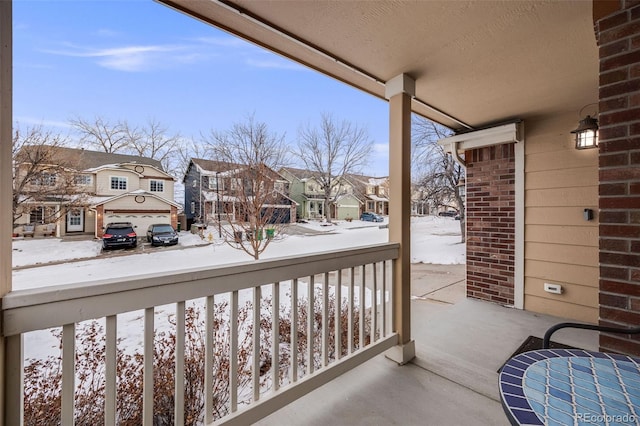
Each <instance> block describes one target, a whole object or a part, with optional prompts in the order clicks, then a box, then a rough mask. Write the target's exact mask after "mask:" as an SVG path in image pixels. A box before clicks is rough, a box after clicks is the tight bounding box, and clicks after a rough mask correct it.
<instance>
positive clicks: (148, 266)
mask: <svg viewBox="0 0 640 426" xmlns="http://www.w3.org/2000/svg"><path fill="white" fill-rule="evenodd" d="M385 223H386V222H385ZM379 225H380V224H378V223H375V224H374V223H371V222H361V221H353V222H350V223H349V222H345V221H339V222H338V223H337V224H335V225H329V226H323V224H322V223H320V222H310V223H308V224H299V226H302V227H305V228H309V229H310V230H313V231H316V232H319V233H318V234H317V235H285V236H283V237H282V238H277V239H274V240H273V241H272V242H271V244H270V245H269V247H267V249H266V251H265V252H264V253H263V254H262V256H261V258H262V259H268V258H277V257H287V256H291V255H294V254H305V253H314V252H323V251H330V250H336V249H345V248H353V247H358V246H364V245H369V244H378V243H383V242H386V241H388V235H389V231H388V229H386V228H382V229H381V228H380V226H379ZM205 232H206V233H205V235H204V237H205V238H204V239H202V238H201V237H200V236H198V235H196V234H191V233H188V232H184V231H183V232H181V233H180V245H181V246H182V247H181V248H183V249H182V250H180V249H178V250H176V249H168V248H154V249H147V250H146V251H144V252H136V253H135V254H131V255H125V256H106V257H98V256H99V255H100V252H101V244H100V241H97V240H89V241H63V240H61V239H57V238H41V239H25V240H15V241H14V242H13V253H12V255H13V257H12V260H13V266H14V267H18V266H27V265H37V264H42V265H43V266H39V267H35V268H25V269H17V270H14V271H13V289H14V290H20V289H27V288H37V287H43V286H49V285H61V284H71V283H78V282H83V281H87V280H95V279H106V278H116V277H122V276H129V275H132V274H145V273H151V272H163V271H166V272H169V271H176V270H180V269H188V268H197V267H204V266H213V265H221V264H228V263H236V262H244V261H249V260H251V258H250V257H249V256H248V255H247V254H245V253H244V252H242V251H240V250H237V249H234V248H232V247H230V246H228V245H227V244H225V243H223V242H222V241H217V240H216V237H215V234H216V233H215V230H214V229H209V230H207V231H205ZM209 235H211V236H209ZM411 258H412V262H413V263H420V262H422V263H435V264H462V263H464V261H465V245H464V244H462V243H460V222H458V221H456V220H453V219H452V218H446V217H433V216H427V217H416V218H412V222H411ZM78 259H85V260H78ZM70 260H74V261H73V262H65V261H70ZM48 262H62V263H55V264H50V265H45V264H46V263H48Z"/></svg>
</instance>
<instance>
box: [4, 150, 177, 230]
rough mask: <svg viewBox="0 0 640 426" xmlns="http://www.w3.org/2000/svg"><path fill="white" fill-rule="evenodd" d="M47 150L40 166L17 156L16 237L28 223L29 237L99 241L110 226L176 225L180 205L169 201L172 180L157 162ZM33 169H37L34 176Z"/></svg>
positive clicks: (137, 227) (82, 152) (171, 191)
mask: <svg viewBox="0 0 640 426" xmlns="http://www.w3.org/2000/svg"><path fill="white" fill-rule="evenodd" d="M23 149H25V150H29V149H35V148H33V147H26V148H23ZM48 149H49V150H50V151H49V152H48V154H47V160H46V161H45V162H33V157H30V156H29V155H26V154H25V155H18V156H17V158H18V160H19V161H17V162H16V172H15V178H14V194H15V197H17V199H18V202H17V207H16V214H15V220H14V228H15V231H14V232H16V233H18V234H19V233H20V231H21V230H22V229H24V225H26V224H31V225H34V226H35V235H38V234H52V235H57V236H63V235H66V234H93V235H94V236H95V237H96V238H99V237H101V236H102V232H103V228H104V226H106V224H108V223H110V222H131V223H132V224H133V225H134V226H135V227H136V230H137V232H138V233H139V234H140V233H143V232H144V230H146V228H147V227H148V225H150V224H152V223H170V224H172V225H173V226H174V227H176V226H177V214H178V208H179V207H180V205H179V204H178V203H176V202H174V201H173V189H174V178H173V177H172V176H171V175H169V174H168V173H166V172H165V171H164V170H163V168H162V165H161V164H160V162H159V161H157V160H153V159H151V158H145V157H139V156H134V155H124V154H113V153H106V152H99V151H89V150H84V149H75V148H63V147H49V148H48ZM30 158H31V159H32V160H29V159H30ZM34 165H35V166H34ZM34 167H36V168H38V169H39V170H40V171H38V172H35V173H34V171H33V168H34Z"/></svg>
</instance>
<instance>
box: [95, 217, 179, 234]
mask: <svg viewBox="0 0 640 426" xmlns="http://www.w3.org/2000/svg"><path fill="white" fill-rule="evenodd" d="M109 222H131V223H133V226H135V231H136V234H138V236H139V237H144V236H145V235H146V233H147V228H148V227H149V225H152V224H154V223H171V214H170V213H135V214H133V213H118V212H113V213H109V214H106V215H105V221H104V223H105V225H106V224H107V223H109Z"/></svg>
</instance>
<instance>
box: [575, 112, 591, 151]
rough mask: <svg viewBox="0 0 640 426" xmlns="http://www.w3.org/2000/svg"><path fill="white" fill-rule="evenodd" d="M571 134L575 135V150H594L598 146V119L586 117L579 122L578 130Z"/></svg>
mask: <svg viewBox="0 0 640 426" xmlns="http://www.w3.org/2000/svg"><path fill="white" fill-rule="evenodd" d="M571 133H573V134H575V135H576V149H588V148H596V147H597V146H598V119H597V118H593V117H591V116H590V115H587V116H586V117H585V118H583V119H582V120H580V123H579V124H578V128H577V129H575V130H572V131H571Z"/></svg>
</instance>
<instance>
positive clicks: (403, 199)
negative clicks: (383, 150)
mask: <svg viewBox="0 0 640 426" xmlns="http://www.w3.org/2000/svg"><path fill="white" fill-rule="evenodd" d="M414 95H415V80H413V79H412V78H411V77H409V76H408V75H406V74H401V75H399V76H397V77H394V78H393V79H391V80H389V81H388V82H387V84H386V89H385V96H386V98H387V99H388V100H389V172H390V175H389V241H390V242H394V243H400V257H399V258H398V259H396V260H395V261H394V267H393V271H394V272H393V276H394V282H395V288H394V297H393V303H394V305H395V315H394V318H393V329H394V330H395V331H396V332H397V333H398V334H399V345H398V346H395V347H393V348H391V349H390V350H389V351H388V352H387V357H388V358H390V359H392V360H393V361H396V362H397V363H398V364H401V365H402V364H406V363H407V362H409V361H411V359H413V358H414V357H415V354H416V352H415V342H414V341H413V340H411V251H410V247H411V229H410V225H411V223H410V220H411V98H412V97H413V96H414Z"/></svg>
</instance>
